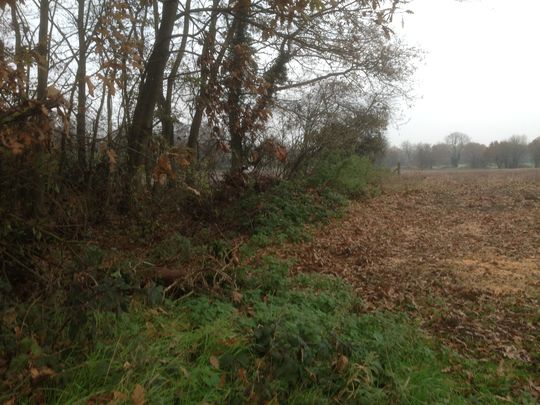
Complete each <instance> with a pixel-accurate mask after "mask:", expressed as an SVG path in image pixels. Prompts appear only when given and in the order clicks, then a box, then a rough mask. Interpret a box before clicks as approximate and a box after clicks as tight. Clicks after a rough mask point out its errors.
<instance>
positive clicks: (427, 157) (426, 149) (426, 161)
mask: <svg viewBox="0 0 540 405" xmlns="http://www.w3.org/2000/svg"><path fill="white" fill-rule="evenodd" d="M415 160H416V163H417V165H418V167H419V168H420V169H422V170H423V169H433V163H434V162H433V149H432V147H431V145H430V144H428V143H419V144H418V145H416V148H415Z"/></svg>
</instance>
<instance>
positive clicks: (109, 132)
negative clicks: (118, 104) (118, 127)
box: [103, 87, 113, 147]
mask: <svg viewBox="0 0 540 405" xmlns="http://www.w3.org/2000/svg"><path fill="white" fill-rule="evenodd" d="M103 91H105V89H103ZM112 115H113V102H112V91H111V89H110V88H109V87H107V146H108V147H111V144H112V131H113V123H112Z"/></svg>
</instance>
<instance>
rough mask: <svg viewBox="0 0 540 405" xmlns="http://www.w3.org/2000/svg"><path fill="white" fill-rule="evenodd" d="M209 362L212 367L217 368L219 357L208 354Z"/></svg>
mask: <svg viewBox="0 0 540 405" xmlns="http://www.w3.org/2000/svg"><path fill="white" fill-rule="evenodd" d="M210 364H211V365H212V367H214V368H216V369H219V359H218V358H217V357H216V356H210Z"/></svg>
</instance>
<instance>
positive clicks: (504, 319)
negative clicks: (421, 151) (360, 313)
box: [278, 169, 540, 389]
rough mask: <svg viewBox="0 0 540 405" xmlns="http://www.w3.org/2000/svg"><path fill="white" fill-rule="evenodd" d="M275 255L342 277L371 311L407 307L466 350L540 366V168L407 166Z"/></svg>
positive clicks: (427, 327) (431, 330)
mask: <svg viewBox="0 0 540 405" xmlns="http://www.w3.org/2000/svg"><path fill="white" fill-rule="evenodd" d="M278 254H280V255H282V256H286V257H289V258H290V257H291V256H293V258H295V259H296V260H295V263H296V265H295V271H298V272H320V273H331V274H335V275H337V276H340V277H343V278H345V279H346V280H348V281H349V282H350V283H351V284H352V285H353V286H354V288H355V290H356V291H357V292H358V294H359V295H360V296H361V297H362V299H363V302H364V306H365V310H366V311H372V310H377V309H387V310H388V309H389V310H395V311H406V312H407V313H408V314H409V315H411V316H412V317H414V318H417V319H418V320H419V321H420V323H421V325H422V327H423V328H424V329H425V330H426V331H427V332H428V333H430V334H432V335H434V336H436V337H438V338H440V339H442V341H443V342H444V343H445V344H447V345H449V346H451V347H453V348H454V349H457V350H458V351H459V352H461V353H463V354H465V355H470V356H472V357H475V358H489V359H492V360H496V359H503V358H508V359H515V360H517V361H523V362H526V363H528V364H529V365H530V366H531V367H532V369H533V370H534V373H535V374H536V373H537V372H539V371H540V170H532V169H531V170H485V171H433V172H405V173H404V174H402V176H401V177H399V178H395V179H392V180H391V181H389V182H388V183H387V184H385V186H384V188H383V192H382V194H381V195H380V196H378V197H376V198H373V199H369V200H365V201H358V202H356V203H353V204H352V205H351V207H350V209H349V211H348V213H347V214H346V216H345V217H344V218H343V220H341V221H339V222H336V223H334V224H332V225H330V226H329V227H325V228H324V229H321V230H320V231H318V233H317V234H316V235H315V237H314V238H313V239H312V240H311V241H310V242H307V243H305V244H303V245H301V246H300V247H299V246H294V247H288V248H287V247H285V248H281V251H280V252H279V253H278ZM537 375H538V374H537ZM535 388H536V389H538V387H536V386H535Z"/></svg>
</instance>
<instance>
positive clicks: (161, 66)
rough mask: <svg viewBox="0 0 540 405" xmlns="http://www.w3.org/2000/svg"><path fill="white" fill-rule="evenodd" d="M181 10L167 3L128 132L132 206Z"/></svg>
mask: <svg viewBox="0 0 540 405" xmlns="http://www.w3.org/2000/svg"><path fill="white" fill-rule="evenodd" d="M177 10H178V0H165V1H164V3H163V15H162V18H161V24H160V27H159V32H158V35H157V36H156V39H155V43H154V48H153V50H152V52H151V54H150V57H149V60H148V64H147V66H146V71H145V73H144V76H143V78H142V82H141V88H140V91H139V95H138V97H137V102H136V105H135V111H134V113H133V121H132V124H131V127H130V129H129V132H128V164H127V176H128V178H127V179H126V184H125V186H126V187H127V189H126V192H127V193H126V196H125V197H126V200H125V203H127V204H129V202H130V201H129V200H130V199H131V194H132V191H133V190H132V186H133V184H132V182H133V179H134V177H135V174H136V172H137V169H138V168H139V166H141V164H142V163H144V161H145V155H146V149H147V145H148V140H149V138H150V133H151V131H152V120H153V117H154V109H155V106H156V102H157V100H158V97H159V90H160V85H159V84H160V82H162V81H163V72H164V70H165V66H166V64H167V60H168V58H169V54H170V51H169V44H170V41H171V34H172V31H173V28H174V22H175V19H176V11H177Z"/></svg>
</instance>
